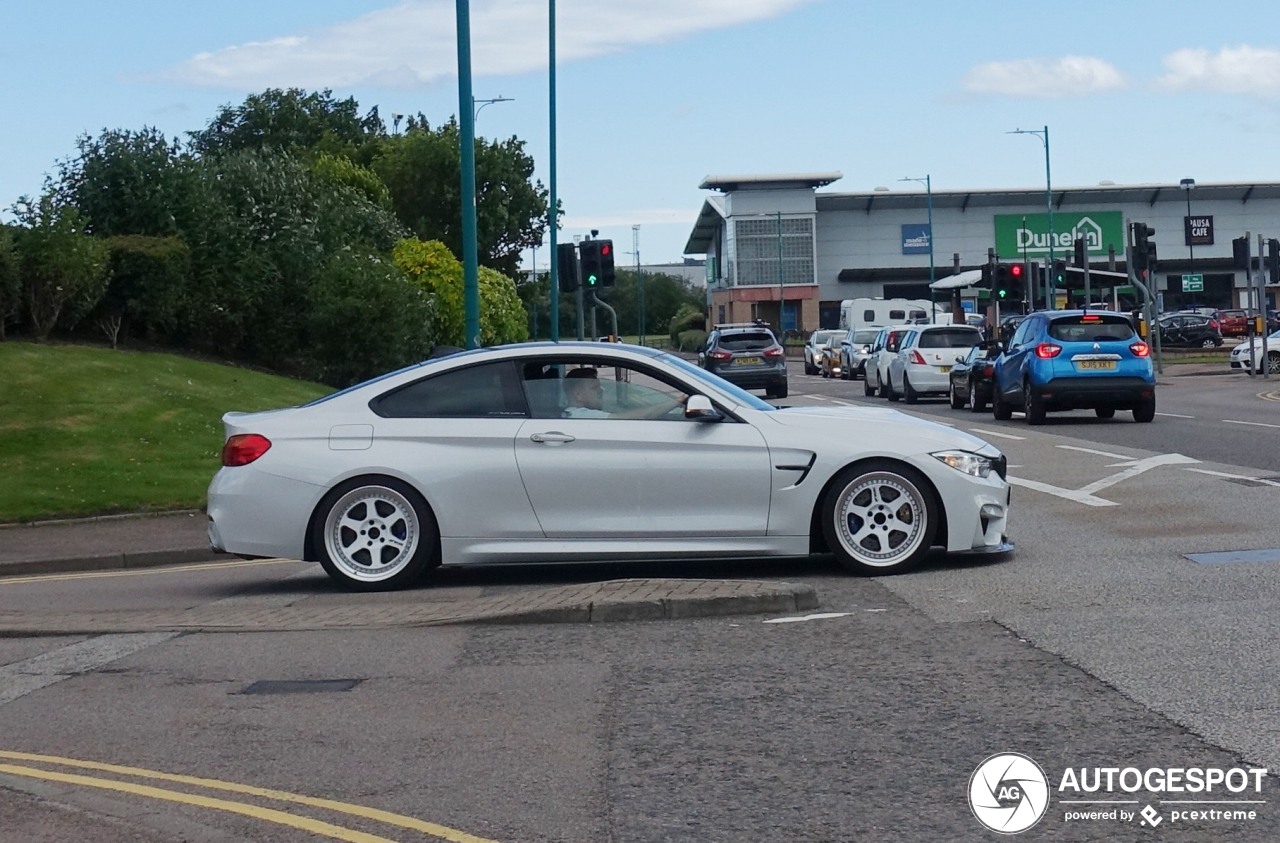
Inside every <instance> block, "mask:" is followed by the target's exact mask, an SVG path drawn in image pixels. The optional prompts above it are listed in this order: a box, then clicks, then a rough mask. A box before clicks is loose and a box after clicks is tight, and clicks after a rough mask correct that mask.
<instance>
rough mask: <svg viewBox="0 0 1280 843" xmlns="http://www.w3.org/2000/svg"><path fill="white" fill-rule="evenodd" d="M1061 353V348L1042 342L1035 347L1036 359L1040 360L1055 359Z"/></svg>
mask: <svg viewBox="0 0 1280 843" xmlns="http://www.w3.org/2000/svg"><path fill="white" fill-rule="evenodd" d="M1061 353H1062V346H1060V345H1054V344H1053V343H1051V342H1042V343H1040V344H1039V345H1037V346H1036V357H1039V358H1040V359H1041V360H1048V359H1049V358H1050V357H1057V356H1058V355H1059V354H1061Z"/></svg>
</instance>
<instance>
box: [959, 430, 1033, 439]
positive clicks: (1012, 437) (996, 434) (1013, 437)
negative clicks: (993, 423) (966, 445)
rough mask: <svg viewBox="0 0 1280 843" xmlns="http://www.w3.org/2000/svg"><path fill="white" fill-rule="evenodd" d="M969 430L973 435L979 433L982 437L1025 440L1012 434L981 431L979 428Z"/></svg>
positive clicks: (1023, 437)
mask: <svg viewBox="0 0 1280 843" xmlns="http://www.w3.org/2000/svg"><path fill="white" fill-rule="evenodd" d="M969 430H971V431H972V432H974V433H981V434H982V435H983V436H999V437H1000V438H1001V439H1017V440H1018V441H1022V440H1023V439H1026V438H1027V437H1025V436H1014V435H1013V434H1012V433H1001V432H1000V431H998V430H983V429H982V428H980V427H971V428H969Z"/></svg>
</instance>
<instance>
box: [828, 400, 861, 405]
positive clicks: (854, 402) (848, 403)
mask: <svg viewBox="0 0 1280 843" xmlns="http://www.w3.org/2000/svg"><path fill="white" fill-rule="evenodd" d="M831 403H832V404H839V405H840V406H841V407H857V406H860V405H859V404H858V403H857V402H856V401H841V400H840V399H839V398H832V399H831Z"/></svg>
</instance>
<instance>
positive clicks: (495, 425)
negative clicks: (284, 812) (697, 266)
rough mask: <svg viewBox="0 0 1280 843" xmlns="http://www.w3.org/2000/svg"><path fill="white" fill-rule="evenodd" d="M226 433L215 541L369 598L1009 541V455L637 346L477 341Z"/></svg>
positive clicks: (239, 418) (906, 553)
mask: <svg viewBox="0 0 1280 843" xmlns="http://www.w3.org/2000/svg"><path fill="white" fill-rule="evenodd" d="M584 368H587V369H590V370H593V371H594V372H595V377H591V378H582V377H578V378H573V377H571V375H572V373H573V372H575V371H581V370H583V369H584ZM570 380H573V381H586V380H593V381H596V384H594V385H595V386H597V387H598V388H599V391H600V393H601V394H600V400H599V402H598V403H599V404H600V407H601V411H602V412H604V413H605V415H604V416H601V417H590V418H577V417H566V415H565V411H566V409H567V407H568V401H569V393H568V391H567V390H566V386H567V383H568V382H569V381H570ZM223 425H224V428H225V432H226V438H225V444H224V446H223V450H222V468H221V469H220V470H219V471H218V472H217V474H216V475H215V476H214V478H213V481H212V483H211V484H210V486H209V491H208V519H209V540H210V543H211V545H212V546H213V547H214V548H215V549H216V550H220V551H225V552H229V553H235V554H239V555H242V556H246V557H288V558H292V559H304V560H312V561H318V562H319V563H320V564H321V565H322V566H323V567H324V570H325V571H326V572H327V573H328V574H329V576H330V577H332V578H333V579H334V580H335V581H336V582H338V583H340V584H341V585H342V586H344V587H346V588H348V589H352V590H360V591H372V590H382V589H390V588H399V587H404V586H408V585H410V584H412V583H413V582H415V581H416V580H417V579H419V577H421V576H422V575H423V574H424V573H425V572H426V571H428V570H430V569H432V568H434V567H435V566H437V565H442V564H443V565H459V564H471V563H484V562H499V563H512V562H531V563H536V562H549V561H555V562H567V561H574V562H581V561H588V560H598V561H613V562H618V561H625V560H642V559H671V558H675V557H684V558H690V559H701V558H705V557H709V556H723V557H733V558H741V557H765V556H773V557H805V556H808V555H809V554H810V553H811V552H830V553H832V554H834V556H835V558H836V559H837V560H838V561H839V562H840V563H841V564H842V565H844V566H845V567H846V568H847V569H848V570H850V571H852V572H857V573H863V574H876V575H880V574H891V573H900V572H904V571H907V570H910V569H911V568H913V567H914V566H915V565H917V564H918V563H919V562H920V561H921V559H923V558H924V557H925V556H926V555H927V554H928V553H929V552H930V549H931V548H932V547H934V546H938V545H940V546H942V547H944V548H945V549H946V550H947V551H949V552H957V553H964V554H966V555H967V556H972V555H974V554H978V555H984V554H985V555H996V554H1004V553H1008V552H1010V551H1011V550H1012V545H1011V544H1010V543H1009V541H1008V539H1007V537H1006V533H1005V525H1006V523H1007V518H1008V508H1009V484H1008V482H1007V481H1006V478H1005V473H1006V465H1007V463H1006V459H1005V457H1004V456H1003V455H1002V454H1001V453H1000V451H999V450H998V449H997V448H995V447H994V446H992V445H990V444H988V443H987V442H985V441H983V440H981V439H979V438H978V437H976V436H973V435H972V434H969V433H964V432H961V431H958V430H954V429H952V428H950V427H948V426H945V425H940V424H936V423H933V422H929V421H926V420H923V419H916V418H912V417H909V416H905V415H903V414H900V413H892V412H890V413H886V412H885V411H884V410H883V409H880V408H870V407H836V406H824V407H821V408H818V407H803V408H792V409H779V408H777V407H774V406H772V405H770V404H768V403H766V402H764V401H762V400H760V399H759V398H757V397H755V396H753V395H751V394H750V393H747V392H745V391H743V390H741V389H739V388H737V387H735V386H734V385H733V384H731V383H729V382H728V381H726V380H724V379H723V378H720V377H717V376H715V375H713V374H711V373H710V372H707V371H706V370H704V369H700V368H698V367H697V366H695V365H693V364H692V363H690V362H687V361H685V360H682V359H680V358H679V357H677V356H675V355H671V354H667V353H663V352H660V351H657V350H655V349H649V348H642V347H639V346H634V345H625V344H620V343H597V342H581V343H560V344H557V345H548V344H546V343H524V344H516V345H505V346H498V347H493V348H482V349H474V350H471V351H466V352H462V353H459V354H454V355H451V356H449V357H443V358H439V359H436V360H428V361H426V362H424V363H420V364H418V365H415V366H411V367H409V368H406V369H402V370H400V371H398V372H393V373H391V374H388V375H383V376H381V377H379V378H375V379H374V380H371V381H366V382H365V383H362V384H359V385H357V386H354V387H351V388H349V389H345V390H343V391H341V392H337V393H334V394H332V395H329V396H327V397H325V398H321V399H319V400H317V401H313V402H311V403H309V404H306V405H304V406H301V407H294V408H290V409H283V410H273V411H269V412H259V413H228V414H226V415H225V416H224V417H223ZM478 501H482V502H483V505H481V506H477V502H478Z"/></svg>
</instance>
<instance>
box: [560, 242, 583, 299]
mask: <svg viewBox="0 0 1280 843" xmlns="http://www.w3.org/2000/svg"><path fill="white" fill-rule="evenodd" d="M556 279H557V280H558V281H559V282H560V292H562V293H572V292H573V291H574V290H576V289H578V250H577V247H575V246H574V245H573V244H572V243H557V244H556Z"/></svg>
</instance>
